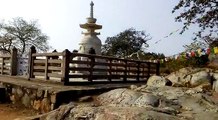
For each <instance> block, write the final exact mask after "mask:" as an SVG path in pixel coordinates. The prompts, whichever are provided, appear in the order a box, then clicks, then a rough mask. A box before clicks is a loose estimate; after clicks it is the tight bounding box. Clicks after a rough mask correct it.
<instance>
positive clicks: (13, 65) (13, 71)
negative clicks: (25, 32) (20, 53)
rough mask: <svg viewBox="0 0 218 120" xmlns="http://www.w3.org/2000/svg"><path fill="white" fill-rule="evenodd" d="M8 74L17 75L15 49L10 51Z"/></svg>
mask: <svg viewBox="0 0 218 120" xmlns="http://www.w3.org/2000/svg"><path fill="white" fill-rule="evenodd" d="M10 74H11V76H12V75H17V48H15V47H13V48H12V49H11V69H10Z"/></svg>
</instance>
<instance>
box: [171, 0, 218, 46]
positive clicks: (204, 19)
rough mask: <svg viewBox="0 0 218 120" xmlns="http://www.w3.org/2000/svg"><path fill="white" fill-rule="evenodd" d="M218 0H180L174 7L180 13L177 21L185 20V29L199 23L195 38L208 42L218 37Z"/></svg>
mask: <svg viewBox="0 0 218 120" xmlns="http://www.w3.org/2000/svg"><path fill="white" fill-rule="evenodd" d="M217 6H218V1H217V0H180V1H179V3H178V4H177V5H176V6H175V7H174V8H173V11H172V12H173V13H175V11H178V12H180V14H179V15H178V16H177V17H176V18H175V19H176V21H177V22H184V26H183V30H182V31H181V33H183V32H184V31H186V30H187V29H188V28H189V27H190V26H191V25H194V24H195V25H198V26H199V27H200V30H199V31H196V32H195V35H196V36H195V39H197V38H200V39H201V40H205V41H206V42H207V43H209V44H210V43H211V42H212V41H214V40H217V39H218V7H217Z"/></svg>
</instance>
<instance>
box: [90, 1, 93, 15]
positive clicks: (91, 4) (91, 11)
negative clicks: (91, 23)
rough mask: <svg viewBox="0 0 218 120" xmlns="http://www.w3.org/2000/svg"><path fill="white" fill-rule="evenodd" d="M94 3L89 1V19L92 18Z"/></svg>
mask: <svg viewBox="0 0 218 120" xmlns="http://www.w3.org/2000/svg"><path fill="white" fill-rule="evenodd" d="M93 9H94V3H93V1H91V3H90V18H94V10H93Z"/></svg>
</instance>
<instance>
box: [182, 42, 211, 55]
mask: <svg viewBox="0 0 218 120" xmlns="http://www.w3.org/2000/svg"><path fill="white" fill-rule="evenodd" d="M183 47H184V48H185V51H184V52H190V51H197V50H198V49H202V48H207V47H208V44H207V43H205V42H204V41H199V40H193V42H192V43H191V44H189V45H184V46H183Z"/></svg>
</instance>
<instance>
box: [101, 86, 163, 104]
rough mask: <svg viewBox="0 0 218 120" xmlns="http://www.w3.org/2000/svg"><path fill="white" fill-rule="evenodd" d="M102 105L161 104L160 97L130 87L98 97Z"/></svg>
mask: <svg viewBox="0 0 218 120" xmlns="http://www.w3.org/2000/svg"><path fill="white" fill-rule="evenodd" d="M97 101H98V102H99V104H101V105H110V106H122V107H123V106H125V107H126V106H139V107H142V106H153V107H157V106H158V105H159V97H157V96H155V95H153V94H150V93H144V94H143V93H140V92H136V91H132V90H129V89H115V90H112V91H109V92H107V93H103V94H101V95H99V96H98V97H97Z"/></svg>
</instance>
